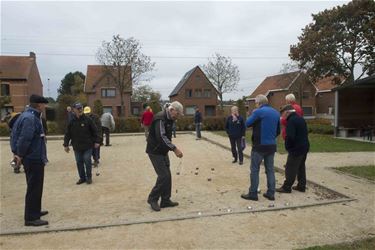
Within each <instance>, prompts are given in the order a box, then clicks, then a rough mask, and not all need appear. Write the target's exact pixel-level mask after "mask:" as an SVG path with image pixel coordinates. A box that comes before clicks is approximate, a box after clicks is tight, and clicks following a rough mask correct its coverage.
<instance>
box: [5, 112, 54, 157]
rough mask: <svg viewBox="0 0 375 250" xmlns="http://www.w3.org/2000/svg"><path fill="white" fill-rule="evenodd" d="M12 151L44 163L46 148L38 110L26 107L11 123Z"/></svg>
mask: <svg viewBox="0 0 375 250" xmlns="http://www.w3.org/2000/svg"><path fill="white" fill-rule="evenodd" d="M10 145H11V148H12V152H13V153H14V154H16V155H18V156H20V157H22V158H23V161H32V162H38V163H43V164H45V163H46V162H47V149H46V141H45V134H44V130H43V125H42V121H41V113H40V111H38V110H36V109H34V108H31V107H28V108H27V109H26V110H25V111H24V112H23V113H22V114H21V115H20V117H18V119H17V121H16V122H15V123H14V125H13V129H12V135H11V142H10Z"/></svg>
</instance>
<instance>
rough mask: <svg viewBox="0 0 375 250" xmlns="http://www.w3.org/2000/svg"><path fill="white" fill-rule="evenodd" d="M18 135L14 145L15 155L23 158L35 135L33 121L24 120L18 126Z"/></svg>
mask: <svg viewBox="0 0 375 250" xmlns="http://www.w3.org/2000/svg"><path fill="white" fill-rule="evenodd" d="M20 126H21V127H20V131H21V132H20V135H19V137H18V140H17V143H16V145H17V146H16V155H17V156H19V157H21V158H23V157H24V156H25V155H26V154H27V152H28V151H29V148H30V144H31V140H32V139H33V137H34V133H35V120H34V119H30V118H27V117H26V118H25V119H24V120H23V121H21V124H20Z"/></svg>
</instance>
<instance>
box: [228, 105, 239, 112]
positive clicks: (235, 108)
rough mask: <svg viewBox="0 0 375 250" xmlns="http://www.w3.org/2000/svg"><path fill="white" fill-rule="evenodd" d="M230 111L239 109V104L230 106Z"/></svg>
mask: <svg viewBox="0 0 375 250" xmlns="http://www.w3.org/2000/svg"><path fill="white" fill-rule="evenodd" d="M230 111H231V112H235V111H238V107H237V106H232V107H231V108H230Z"/></svg>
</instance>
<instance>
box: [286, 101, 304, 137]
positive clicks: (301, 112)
mask: <svg viewBox="0 0 375 250" xmlns="http://www.w3.org/2000/svg"><path fill="white" fill-rule="evenodd" d="M285 103H286V105H288V104H290V105H292V106H293V108H294V110H295V111H296V114H297V115H299V116H301V117H303V110H302V108H301V106H300V105H298V104H297V103H296V97H295V96H294V95H293V94H288V95H286V96H285ZM286 123H287V122H286V119H285V118H284V117H283V116H281V125H282V130H281V135H282V137H283V139H284V141H285V137H286Z"/></svg>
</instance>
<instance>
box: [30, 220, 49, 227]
mask: <svg viewBox="0 0 375 250" xmlns="http://www.w3.org/2000/svg"><path fill="white" fill-rule="evenodd" d="M44 225H48V221H46V220H41V219H37V220H26V221H25V226H33V227H39V226H44Z"/></svg>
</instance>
